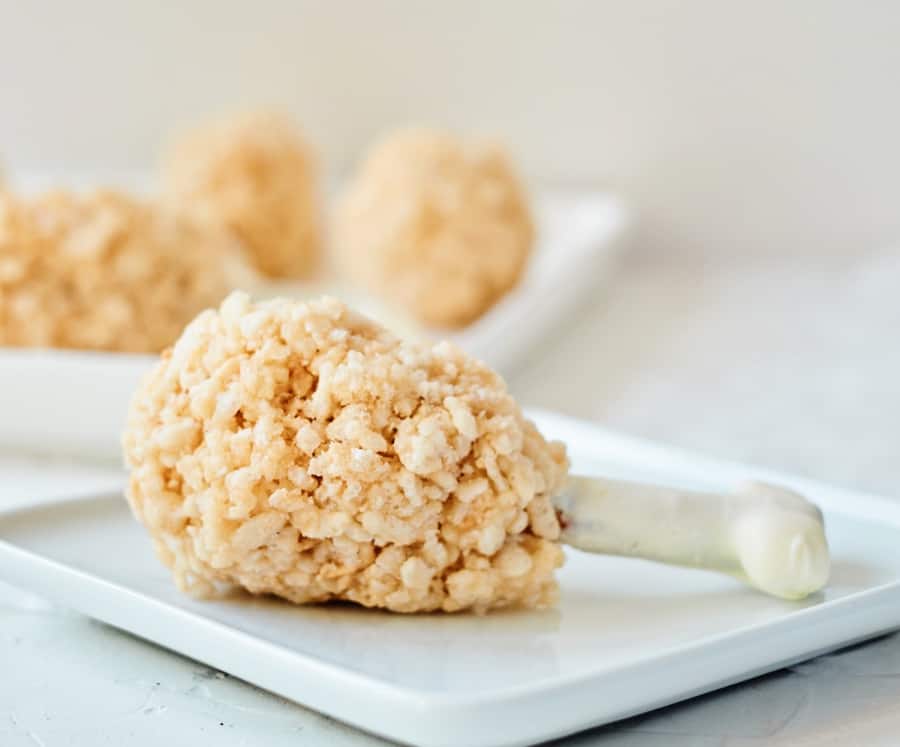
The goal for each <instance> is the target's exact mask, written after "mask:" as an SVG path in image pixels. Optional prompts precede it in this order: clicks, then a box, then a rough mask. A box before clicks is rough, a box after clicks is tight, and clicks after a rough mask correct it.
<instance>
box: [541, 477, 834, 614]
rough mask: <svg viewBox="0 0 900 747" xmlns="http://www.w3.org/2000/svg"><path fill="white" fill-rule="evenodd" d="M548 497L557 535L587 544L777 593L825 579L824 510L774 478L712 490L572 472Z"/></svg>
mask: <svg viewBox="0 0 900 747" xmlns="http://www.w3.org/2000/svg"><path fill="white" fill-rule="evenodd" d="M554 502H555V504H556V508H557V512H558V514H559V516H560V521H561V523H562V525H563V532H562V538H561V539H562V541H563V542H565V543H566V544H569V545H571V546H573V547H577V548H579V549H581V550H587V551H588V552H595V553H603V554H608V555H624V556H629V557H636V558H644V559H647V560H655V561H658V562H661V563H668V564H672V565H681V566H688V567H692V568H704V569H707V570H714V571H720V572H722V573H727V574H730V575H732V576H736V577H738V578H740V579H742V580H743V581H745V582H746V583H748V584H749V585H751V586H753V587H755V588H757V589H759V590H760V591H764V592H766V593H768V594H772V595H774V596H777V597H781V598H783V599H802V598H804V597H806V596H808V595H809V594H812V593H814V592H816V591H819V590H820V589H821V588H822V587H824V586H825V584H826V582H827V580H828V573H829V568H830V560H829V553H828V543H827V540H826V538H825V524H824V520H823V518H822V512H821V511H820V510H819V509H818V508H817V507H816V506H815V505H814V504H812V503H810V502H809V501H807V500H806V499H805V498H803V497H802V496H800V495H798V494H797V493H794V492H792V491H790V490H786V489H784V488H780V487H776V486H774V485H768V484H765V483H747V484H746V485H744V486H742V487H741V488H740V489H739V490H737V491H735V492H734V493H732V494H728V495H718V494H715V493H703V492H692V491H684V490H679V489H676V488H667V487H662V486H657V485H644V484H640V483H632V482H624V481H620V480H607V479H604V478H597V477H573V478H572V479H571V481H570V483H569V486H568V488H567V489H566V490H565V491H563V492H562V493H561V494H560V495H559V496H557V497H556V499H555V500H554Z"/></svg>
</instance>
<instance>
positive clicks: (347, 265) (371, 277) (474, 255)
mask: <svg viewBox="0 0 900 747" xmlns="http://www.w3.org/2000/svg"><path fill="white" fill-rule="evenodd" d="M334 237H335V244H336V249H337V253H338V260H339V262H340V264H341V265H342V267H343V269H344V271H345V272H346V273H347V275H348V276H349V277H351V278H352V279H353V280H354V281H355V282H357V283H359V284H360V285H362V286H363V287H365V288H367V289H369V290H371V291H372V292H375V293H378V294H379V295H381V296H383V297H384V298H389V299H391V300H392V301H393V302H394V303H396V304H398V305H399V306H401V307H403V308H404V309H405V310H407V311H408V312H410V313H412V314H413V315H414V316H416V317H417V318H418V319H419V320H421V321H423V322H425V323H427V324H432V325H437V326H443V327H460V326H464V325H466V324H468V323H469V322H472V321H473V320H475V319H477V318H478V317H479V316H481V315H482V314H483V313H484V312H485V311H486V310H487V309H488V308H490V307H491V306H492V305H493V304H494V303H495V302H496V301H497V300H498V299H499V298H500V297H501V296H503V294H504V293H506V292H507V291H508V290H510V289H511V288H512V287H513V286H515V284H516V283H517V282H518V281H519V278H520V277H521V275H522V272H523V270H524V268H525V265H526V262H527V260H528V257H529V254H530V253H531V248H532V244H533V242H534V227H533V223H532V218H531V214H530V211H529V208H528V203H527V200H526V197H525V194H524V192H523V189H522V185H521V184H520V182H519V179H518V177H517V176H516V174H515V172H514V170H513V167H512V164H511V163H510V160H509V158H508V157H507V155H506V153H505V151H504V150H503V149H502V148H501V147H499V146H498V145H496V144H492V143H477V142H472V143H467V142H463V141H461V140H459V139H457V138H455V137H453V136H451V135H449V134H446V133H442V132H433V131H430V130H424V129H412V130H405V131H401V132H399V133H396V134H394V135H391V136H389V137H387V138H386V139H385V140H383V141H381V142H380V143H378V144H377V145H376V146H375V147H374V148H373V150H372V151H371V153H370V154H369V156H368V157H367V158H366V160H365V162H364V163H363V165H362V168H361V169H360V171H359V173H358V174H357V175H356V177H355V179H354V180H353V181H352V182H351V184H350V186H349V188H348V190H347V192H346V193H345V194H344V196H343V198H342V200H341V202H340V204H339V205H338V208H337V210H336V211H335V217H334Z"/></svg>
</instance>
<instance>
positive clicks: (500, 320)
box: [0, 190, 630, 460]
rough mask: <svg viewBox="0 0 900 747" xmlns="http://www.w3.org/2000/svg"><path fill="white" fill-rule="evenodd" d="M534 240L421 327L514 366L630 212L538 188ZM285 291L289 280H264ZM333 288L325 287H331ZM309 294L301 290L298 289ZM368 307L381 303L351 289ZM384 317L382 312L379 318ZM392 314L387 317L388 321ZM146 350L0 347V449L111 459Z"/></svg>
mask: <svg viewBox="0 0 900 747" xmlns="http://www.w3.org/2000/svg"><path fill="white" fill-rule="evenodd" d="M534 207H535V215H536V223H537V242H536V246H535V250H534V254H533V256H532V257H531V260H530V262H529V265H528V269H527V271H526V273H525V276H524V277H523V278H522V281H521V282H520V283H519V285H518V286H517V287H516V288H515V289H514V290H513V291H511V292H510V293H509V294H507V295H506V296H505V297H504V298H503V299H501V300H500V302H498V303H497V304H496V305H495V306H494V307H493V308H491V309H490V310H489V311H488V312H487V313H486V314H485V315H484V316H483V317H481V318H480V319H478V320H477V321H476V322H474V323H473V324H471V325H469V326H468V327H466V328H465V329H463V330H459V331H454V332H452V333H448V332H447V331H445V330H425V331H424V334H425V335H426V336H430V337H434V338H439V339H440V338H449V339H451V340H453V341H454V342H456V343H457V344H458V345H460V346H461V347H462V348H463V349H465V350H466V351H467V352H469V353H470V354H471V355H474V356H475V357H476V358H479V359H481V360H483V361H485V362H486V363H488V364H489V365H491V366H492V367H494V368H495V369H498V370H499V371H500V372H501V373H509V372H511V371H513V370H514V369H515V367H516V366H517V365H518V364H519V362H520V361H521V359H522V357H523V356H524V355H525V354H527V353H528V352H529V351H530V350H531V348H532V347H533V346H534V345H535V344H536V343H537V342H539V341H540V340H541V339H542V338H544V337H546V336H547V335H549V334H551V333H552V332H553V331H554V330H559V329H560V327H562V326H564V325H565V324H566V322H567V321H568V320H569V318H570V317H571V315H572V313H573V311H575V310H576V309H577V307H578V305H579V304H582V303H584V302H585V301H586V300H587V299H588V298H589V297H590V296H591V294H593V293H595V292H599V290H600V288H601V286H602V285H603V284H604V282H605V281H606V280H607V279H608V277H609V275H610V273H611V271H612V269H613V264H614V262H615V260H616V258H617V257H618V256H619V255H620V253H621V252H622V250H623V249H624V248H625V240H626V238H627V229H628V226H629V223H630V215H629V211H628V209H627V207H626V206H625V205H624V203H623V202H622V201H621V200H619V199H618V198H616V197H615V196H612V195H608V194H604V193H600V192H586V191H580V192H566V191H562V190H549V191H546V190H545V191H542V192H539V193H538V194H537V195H536V196H535V201H534ZM271 291H272V292H273V293H277V294H279V295H281V294H284V295H293V294H296V293H298V292H300V291H301V289H300V287H299V286H296V285H287V286H283V287H282V286H278V287H273V288H272V289H271ZM341 291H342V289H341V287H340V286H336V287H334V288H331V287H330V290H329V292H331V293H336V294H338V295H340V294H341ZM306 293H307V294H308V293H309V290H308V289H307V290H306ZM347 300H348V302H350V303H355V304H359V303H360V302H362V308H361V309H360V310H361V311H363V312H364V313H367V314H369V315H371V316H375V317H377V316H379V313H381V312H383V311H384V309H383V308H381V307H380V306H378V305H371V306H367V305H366V303H365V300H364V299H363V298H359V297H357V296H356V295H353V294H351V297H350V298H348V299H347ZM385 321H388V320H385ZM391 321H392V320H391ZM155 360H156V356H151V355H126V354H121V353H96V352H79V351H70V350H18V349H9V348H6V349H4V348H0V411H2V413H3V417H2V418H0V449H4V450H7V451H15V452H18V453H38V454H54V455H60V454H69V455H78V456H88V457H92V458H97V457H101V458H104V459H115V460H118V459H119V453H120V449H119V434H120V433H121V431H122V426H123V423H124V418H125V412H126V410H127V406H128V400H129V398H130V397H131V393H132V392H133V391H134V389H135V387H136V386H137V383H138V381H139V380H140V378H141V376H142V375H143V374H144V373H145V372H146V371H147V370H148V369H149V368H150V366H152V365H153V363H154V361H155Z"/></svg>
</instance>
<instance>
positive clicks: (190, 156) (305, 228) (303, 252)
mask: <svg viewBox="0 0 900 747" xmlns="http://www.w3.org/2000/svg"><path fill="white" fill-rule="evenodd" d="M164 166H165V167H164V188H165V190H164V196H165V198H166V199H167V201H168V203H169V205H170V207H171V208H172V209H173V210H176V211H180V212H186V213H188V214H190V215H192V216H193V217H195V218H197V219H201V220H203V221H205V222H208V223H211V224H212V225H215V226H221V227H224V228H225V229H227V230H228V231H230V232H231V233H232V234H233V235H234V236H235V237H236V238H237V239H238V240H240V242H241V243H242V244H243V245H244V248H245V249H246V251H247V255H248V257H249V259H250V260H251V261H252V262H253V264H254V265H255V266H256V268H257V269H258V270H259V271H260V272H262V273H263V274H265V275H267V276H269V277H273V278H306V277H309V276H310V275H312V274H313V273H314V272H315V270H316V269H317V267H318V265H319V253H320V237H319V202H318V195H317V184H316V174H315V163H314V157H313V153H312V149H311V148H310V146H309V145H308V144H307V143H306V141H305V140H304V138H303V136H302V135H301V133H300V132H299V131H298V129H297V127H296V126H295V125H294V123H293V122H292V121H291V120H290V118H288V117H286V116H283V115H279V114H276V113H270V112H256V113H251V114H245V115H243V116H238V117H233V118H231V119H227V120H224V121H221V122H215V123H213V124H211V125H207V126H206V127H201V128H199V129H197V130H195V131H194V132H191V133H189V134H188V135H186V136H185V137H183V138H182V139H181V140H180V141H178V142H177V143H176V144H175V146H174V148H172V150H171V152H170V153H169V154H168V157H167V159H166V162H165V165H164Z"/></svg>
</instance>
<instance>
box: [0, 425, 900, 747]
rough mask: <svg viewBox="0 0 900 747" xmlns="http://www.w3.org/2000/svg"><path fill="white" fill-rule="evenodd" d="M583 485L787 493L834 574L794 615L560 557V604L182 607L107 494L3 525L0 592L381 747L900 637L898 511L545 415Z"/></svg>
mask: <svg viewBox="0 0 900 747" xmlns="http://www.w3.org/2000/svg"><path fill="white" fill-rule="evenodd" d="M530 414H531V416H532V417H534V418H535V419H536V421H537V422H538V425H539V427H540V428H541V430H542V431H543V432H544V433H546V434H547V435H548V436H550V437H553V438H560V439H562V440H564V441H566V442H567V443H568V444H569V447H570V451H571V454H572V458H573V463H574V467H575V469H576V471H578V472H582V473H591V472H595V473H603V474H607V475H614V476H618V477H626V478H634V479H643V480H649V481H665V482H672V483H675V484H681V485H684V486H685V487H695V488H723V487H727V486H729V485H731V484H733V483H735V482H737V481H739V480H741V479H744V478H747V477H756V478H759V479H767V480H771V481H776V482H780V483H783V484H786V485H789V486H793V487H794V488H795V489H797V490H800V491H802V492H804V493H805V494H807V495H808V496H810V497H812V498H813V499H814V500H816V501H817V502H818V503H819V504H820V505H821V506H822V507H823V508H824V509H825V513H826V520H827V524H828V535H829V539H830V542H831V545H832V550H833V557H834V570H833V577H832V580H831V583H830V585H829V587H828V588H827V590H826V591H825V593H824V594H820V595H817V596H816V597H814V598H812V599H809V600H807V601H806V602H803V603H790V602H784V601H780V600H776V599H771V598H768V597H765V596H763V595H761V594H758V593H755V592H753V591H751V590H749V589H746V588H743V587H742V586H740V585H738V584H737V582H735V581H733V580H731V579H729V578H726V577H720V576H717V575H713V574H708V573H704V572H700V571H691V570H682V569H675V568H667V567H662V566H658V565H654V564H650V563H645V562H641V561H633V560H624V559H619V558H608V557H598V556H588V555H584V554H581V553H577V552H574V551H572V552H569V553H568V562H567V564H566V566H565V567H564V568H563V570H562V571H561V573H560V576H559V578H560V584H561V589H562V598H561V601H560V604H559V606H558V608H556V609H552V610H547V611H543V612H528V611H510V612H501V613H496V614H490V615H487V616H484V617H478V616H474V615H440V614H435V615H419V616H401V615H392V614H389V613H383V612H375V611H368V610H364V609H361V608H356V607H352V606H346V605H330V606H317V607H295V606H291V605H289V604H287V603H283V602H279V601H276V600H269V599H259V598H251V597H244V596H237V597H235V598H233V599H230V600H227V601H220V602H206V603H203V602H194V601H192V600H190V599H189V598H187V597H185V596H183V595H181V594H179V593H178V592H177V591H176V590H175V589H174V587H173V585H172V582H171V580H170V578H169V575H168V573H167V572H166V571H165V570H164V569H163V568H162V567H161V566H160V564H159V563H158V562H157V561H156V559H155V558H154V556H153V553H152V550H151V548H150V543H149V541H148V540H147V538H146V537H145V535H144V533H143V530H142V529H141V528H140V527H139V526H138V525H137V524H136V522H135V521H134V520H133V519H132V518H131V516H130V514H129V512H128V509H127V506H126V504H125V502H124V501H123V499H122V498H121V497H119V496H116V495H111V496H98V497H96V498H89V499H86V500H82V501H74V502H65V503H55V504H51V505H45V506H42V507H31V508H26V509H21V510H19V511H15V512H9V513H6V514H4V515H0V540H2V541H0V577H2V578H3V579H4V580H7V581H9V582H11V583H14V584H17V585H19V586H21V587H23V588H26V589H29V590H31V591H34V592H36V593H39V594H42V595H44V596H47V597H50V598H54V599H58V600H60V601H62V602H64V603H65V604H68V605H69V606H71V607H74V608H75V609H77V610H79V611H81V612H83V613H85V614H87V615H90V616H92V617H96V618H98V619H100V620H103V621H105V622H107V623H110V624H112V625H114V626H117V627H120V628H123V629H125V630H128V631H131V632H133V633H135V634H136V635H139V636H141V637H144V638H147V639H149V640H152V641H155V642H157V643H159V644H161V645H163V646H166V647H168V648H171V649H174V650H175V651H178V652H180V653H182V654H185V655H187V656H190V657H192V658H194V659H197V660H200V661H203V662H206V663H207V664H210V665H211V666H214V667H217V668H219V669H222V670H224V671H226V672H229V673H231V674H233V675H235V676H237V677H240V678H243V679H245V680H247V681H250V682H253V683H255V684H257V685H259V686H261V687H263V688H266V689H268V690H272V691H274V692H276V693H279V694H281V695H284V696H286V697H288V698H291V699H293V700H296V701H298V702H300V703H304V704H306V705H308V706H310V707H312V708H315V709H317V710H320V711H322V712H324V713H327V714H329V715H331V716H334V717H336V718H338V719H341V720H343V721H346V722H348V723H351V724H354V725H356V726H359V727H361V728H363V729H367V730H369V731H372V732H375V733H377V734H381V735H383V736H386V737H388V738H392V739H396V740H400V741H402V742H408V743H411V744H417V745H424V746H426V747H431V746H433V747H441V746H449V745H468V746H469V747H487V746H488V745H521V744H530V743H533V742H535V741H539V740H543V739H548V738H551V737H556V736H560V735H564V734H567V733H571V732H575V731H578V730H581V729H584V728H587V727H590V726H594V725H598V724H602V723H605V722H609V721H612V720H615V719H618V718H622V717H625V716H628V715H632V714H635V713H638V712H642V711H646V710H650V709H653V708H657V707H659V706H662V705H665V704H667V703H672V702H674V701H677V700H680V699H683V698H687V697H690V696H692V695H696V694H699V693H702V692H706V691H709V690H712V689H714V688H718V687H722V686H724V685H727V684H730V683H733V682H737V681H740V680H743V679H746V678H748V677H752V676H755V675H758V674H761V673H763V672H766V671H770V670H773V669H777V668H780V667H783V666H787V665H789V664H791V663H794V662H797V661H799V660H802V659H805V658H808V657H811V656H814V655H816V654H819V653H822V652H825V651H828V650H830V649H834V648H837V647H839V646H842V645H845V644H848V643H851V642H854V641H858V640H861V639H864V638H867V637H871V636H874V635H877V634H880V633H883V632H886V631H888V630H890V629H894V628H897V627H900V552H898V550H897V548H898V547H900V505H895V504H892V503H891V502H890V501H887V500H883V499H878V498H871V497H866V496H861V495H856V494H853V493H850V492H848V491H842V490H837V489H833V488H828V487H825V486H821V485H817V484H815V483H811V482H809V481H805V480H800V479H793V478H790V477H786V476H784V475H774V474H771V473H767V472H765V471H762V470H756V469H751V468H746V467H741V466H738V465H729V464H723V463H719V462H713V461H710V460H706V459H704V458H702V457H695V456H690V455H686V454H683V453H680V452H677V451H674V450H671V449H668V448H665V447H660V446H655V445H652V444H647V443H644V442H640V441H636V440H633V439H629V438H626V437H622V436H619V435H616V434H613V433H610V432H608V431H605V430H603V429H600V428H597V427H594V426H591V425H588V424H584V423H580V422H577V421H573V420H569V419H565V418H562V417H559V416H555V415H550V414H546V413H530Z"/></svg>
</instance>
